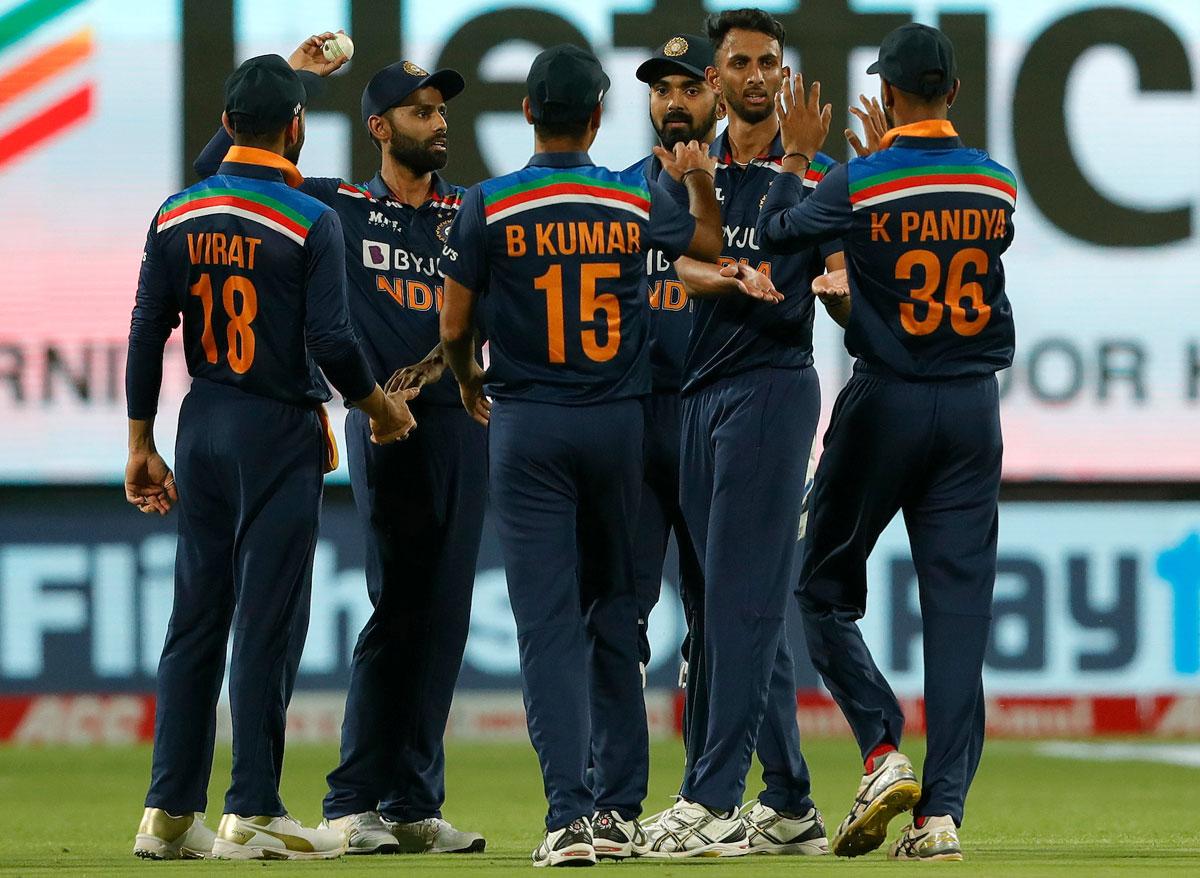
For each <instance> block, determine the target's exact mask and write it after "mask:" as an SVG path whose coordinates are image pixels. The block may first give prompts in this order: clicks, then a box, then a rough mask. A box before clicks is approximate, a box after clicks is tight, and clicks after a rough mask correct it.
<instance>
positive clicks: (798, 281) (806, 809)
mask: <svg viewBox="0 0 1200 878" xmlns="http://www.w3.org/2000/svg"><path fill="white" fill-rule="evenodd" d="M707 35H708V37H709V39H710V41H711V42H712V44H713V48H714V52H715V57H714V59H713V62H712V65H711V66H710V67H709V68H708V70H707V75H708V78H709V82H710V84H711V85H712V87H713V88H715V89H717V90H718V91H719V92H720V94H721V97H722V99H723V100H724V102H725V105H726V107H727V108H728V111H729V125H728V127H727V128H726V130H725V131H724V132H723V133H722V134H721V136H720V137H718V138H717V140H716V142H715V143H714V144H713V146H712V154H713V155H714V156H715V157H716V158H717V178H716V186H717V193H718V197H719V198H720V199H721V215H722V221H723V226H724V229H723V231H724V247H723V250H722V261H723V262H727V263H729V264H731V265H737V264H741V265H746V266H749V267H752V268H755V269H757V270H758V271H760V272H762V273H763V274H766V275H769V277H770V279H771V282H772V283H773V285H774V287H775V288H776V290H778V291H779V292H780V293H782V301H779V302H772V301H762V300H756V299H755V298H752V297H746V296H742V295H730V294H729V293H728V292H727V291H722V290H720V289H713V288H710V286H709V283H708V280H707V278H706V277H702V276H698V273H697V272H696V271H694V270H693V268H694V267H693V266H691V265H690V264H689V263H688V262H687V261H686V260H684V261H681V262H680V263H679V264H678V266H677V269H678V271H679V274H680V277H681V278H682V280H683V282H684V284H685V286H686V287H687V289H688V291H689V293H690V294H691V295H692V297H693V299H694V304H693V308H694V317H693V325H692V331H691V335H690V339H689V342H688V349H687V354H686V357H685V361H684V370H683V385H682V393H683V407H682V444H681V450H680V456H681V466H680V501H681V505H682V508H683V512H684V516H685V519H686V521H687V527H688V531H689V533H690V534H691V535H692V538H693V540H694V541H695V545H696V550H697V552H698V554H699V557H700V559H701V563H702V567H703V574H704V636H703V648H704V663H703V675H702V678H698V674H697V672H696V671H695V670H693V669H691V668H689V680H688V684H689V690H691V688H692V686H697V687H699V686H703V687H704V691H703V694H701V693H699V692H697V693H695V694H693V693H691V692H690V691H689V695H691V696H692V697H693V698H694V701H693V704H698V705H703V706H704V710H705V713H704V715H703V717H702V716H701V715H700V711H699V709H697V708H693V709H694V711H695V713H694V714H693V716H691V717H690V722H689V728H688V745H687V751H688V769H687V773H686V776H685V778H684V782H683V786H682V788H681V790H680V798H679V799H678V801H677V802H676V803H675V806H674V807H673V808H672V809H671V810H669V811H667V812H665V813H664V814H663V815H662V816H661V818H660V819H659V820H658V821H657V822H655V823H654V824H652V825H651V826H649V827H648V828H647V832H648V833H649V835H650V845H651V849H650V852H649V854H648V855H650V856H660V857H692V856H702V855H703V856H715V855H722V856H737V855H740V854H745V853H749V852H750V851H751V850H752V849H760V850H772V851H776V852H787V853H798V854H822V853H825V852H826V851H827V849H828V845H827V841H826V837H825V826H824V822H823V821H822V819H821V814H820V812H819V811H818V810H817V809H816V807H815V806H814V805H813V801H812V797H811V784H810V780H809V774H808V767H807V765H806V764H805V762H804V759H803V756H802V755H801V753H800V740H799V730H798V728H797V726H796V708H795V697H796V685H795V679H794V673H793V666H792V657H791V653H790V650H789V649H788V646H787V639H786V635H785V632H784V615H785V609H786V605H787V595H788V593H789V591H790V590H791V587H792V584H793V582H794V578H795V575H796V566H797V540H796V535H797V532H798V530H799V523H800V509H801V501H802V499H803V496H804V484H805V470H806V466H807V463H808V457H809V450H810V448H811V446H812V440H813V435H814V433H815V432H816V428H817V418H818V416H819V413H820V389H819V385H818V381H817V375H816V372H815V370H814V369H813V367H812V324H813V295H812V292H811V286H812V280H813V278H814V277H816V276H818V275H820V274H822V273H823V271H824V269H825V267H826V265H829V266H830V267H833V268H840V267H841V264H842V263H841V258H840V252H838V251H839V249H840V248H838V247H836V246H835V245H830V246H828V247H827V248H826V252H825V253H824V254H822V252H820V251H819V250H818V249H816V248H806V249H803V250H800V251H798V252H796V253H794V254H791V255H789V256H787V257H783V258H777V257H769V256H768V255H767V254H765V253H763V252H762V251H761V249H760V248H759V245H758V243H757V240H756V237H755V229H754V227H755V223H756V222H757V221H758V212H759V208H760V207H761V205H762V203H763V200H764V199H765V198H766V195H767V190H768V188H769V187H770V185H771V184H772V182H773V181H774V180H775V178H776V177H777V176H778V174H779V168H780V163H781V161H782V160H783V156H784V149H783V146H782V144H781V142H780V139H779V130H778V122H777V121H776V119H775V108H774V98H775V94H776V93H777V92H778V90H779V88H780V86H781V84H782V83H783V80H784V78H785V76H786V75H787V73H788V71H787V68H785V67H784V66H783V60H782V46H783V38H784V29H783V26H782V25H781V24H780V23H779V22H778V21H777V20H776V19H774V18H773V17H772V16H770V15H769V14H767V13H766V12H763V11H762V10H758V9H739V10H730V11H726V12H722V13H720V14H716V15H712V16H710V17H709V19H708V21H707ZM831 164H832V160H831V159H828V158H827V157H821V161H820V163H815V164H814V166H813V172H812V180H811V182H812V183H813V184H815V183H816V181H817V180H819V179H820V177H821V174H822V173H823V172H824V170H825V169H826V168H827V167H828V166H829V165H831ZM756 747H757V748H758V749H759V751H760V753H763V754H764V759H763V762H764V765H765V766H766V772H765V775H766V776H765V780H766V787H767V790H766V792H764V793H763V795H762V797H761V799H760V800H759V801H758V802H756V803H754V804H752V805H750V806H749V807H748V808H747V809H746V813H745V814H744V815H743V814H742V813H741V812H739V806H740V805H741V803H742V796H743V793H744V791H745V783H746V774H747V771H748V770H749V768H750V759H751V756H752V754H753V753H754V751H755V748H756ZM752 840H753V848H752V846H751V841H752Z"/></svg>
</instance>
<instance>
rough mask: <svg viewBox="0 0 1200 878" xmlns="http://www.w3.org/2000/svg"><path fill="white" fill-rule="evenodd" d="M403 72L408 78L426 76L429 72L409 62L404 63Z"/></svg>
mask: <svg viewBox="0 0 1200 878" xmlns="http://www.w3.org/2000/svg"><path fill="white" fill-rule="evenodd" d="M404 72H405V73H407V74H408V75H409V76H428V75H429V71H428V70H423V69H421V68H420V67H418V66H417V65H416V64H414V63H413V62H411V61H405V62H404Z"/></svg>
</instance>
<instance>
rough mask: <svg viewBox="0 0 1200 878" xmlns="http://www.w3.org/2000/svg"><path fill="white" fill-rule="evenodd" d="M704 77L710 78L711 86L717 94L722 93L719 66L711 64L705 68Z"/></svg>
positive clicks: (709, 83)
mask: <svg viewBox="0 0 1200 878" xmlns="http://www.w3.org/2000/svg"><path fill="white" fill-rule="evenodd" d="M704 78H705V79H706V80H708V85H709V87H710V88H711V89H712V90H713V91H715V92H716V93H717V94H720V93H721V76H720V74H718V73H717V68H716V67H713V66H712V65H711V64H710V65H708V66H707V67H705V68H704Z"/></svg>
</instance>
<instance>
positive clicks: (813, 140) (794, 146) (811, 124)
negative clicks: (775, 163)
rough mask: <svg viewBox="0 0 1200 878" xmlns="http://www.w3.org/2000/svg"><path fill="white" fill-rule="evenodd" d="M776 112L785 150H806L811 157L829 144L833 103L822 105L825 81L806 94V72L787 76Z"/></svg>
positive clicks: (781, 89)
mask: <svg viewBox="0 0 1200 878" xmlns="http://www.w3.org/2000/svg"><path fill="white" fill-rule="evenodd" d="M775 115H776V116H777V117H778V118H779V135H780V139H781V140H782V142H783V151H784V152H785V153H787V154H789V155H790V154H793V153H798V154H803V155H804V156H807V157H808V158H809V159H811V158H812V157H813V156H815V155H816V154H817V153H818V152H820V150H821V147H822V146H824V145H825V138H826V137H828V136H829V123H830V120H831V119H832V118H833V105H832V104H826V105H825V106H823V107H822V106H821V83H820V82H814V83H813V84H812V88H811V89H809V91H808V93H807V94H806V93H805V91H804V75H803V74H801V73H797V74H796V75H795V76H794V77H792V79H790V80H788V79H785V80H784V81H783V86H782V87H781V88H780V89H779V94H777V95H775Z"/></svg>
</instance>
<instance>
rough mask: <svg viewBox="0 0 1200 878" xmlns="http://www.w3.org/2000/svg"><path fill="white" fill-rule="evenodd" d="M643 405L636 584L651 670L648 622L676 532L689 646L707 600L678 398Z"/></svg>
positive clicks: (658, 396)
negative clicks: (688, 515)
mask: <svg viewBox="0 0 1200 878" xmlns="http://www.w3.org/2000/svg"><path fill="white" fill-rule="evenodd" d="M645 405H646V438H645V453H646V458H645V472H644V474H643V476H642V500H641V506H640V508H639V512H638V526H637V537H636V543H635V546H634V582H635V588H636V590H637V602H638V629H639V632H640V649H641V660H642V662H644V663H645V664H647V665H649V664H650V640H649V638H648V637H647V636H646V622H647V620H648V619H649V618H650V612H651V611H652V610H653V609H654V607H655V605H656V604H657V603H658V598H659V593H660V592H661V591H662V581H663V578H662V575H663V562H664V560H665V559H666V555H667V543H668V541H669V540H670V538H671V534H672V533H674V534H675V548H676V550H677V552H678V555H679V597H680V600H681V601H682V602H683V611H684V616H685V617H686V618H687V620H688V631H689V641H690V632H691V630H692V615H693V607H695V606H697V605H698V604H700V603H702V602H703V599H704V574H703V573H702V571H701V570H700V559H699V558H698V557H697V555H696V547H695V545H694V544H693V543H692V538H691V535H690V534H689V533H688V529H687V523H686V522H685V521H684V519H683V509H682V508H680V505H679V430H680V427H679V411H680V406H681V403H680V399H679V394H678V393H655V394H653V395H652V396H650V397H648V398H647V399H646V401H645ZM682 653H683V657H684V658H687V657H688V642H685V643H684V644H683V648H682Z"/></svg>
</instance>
